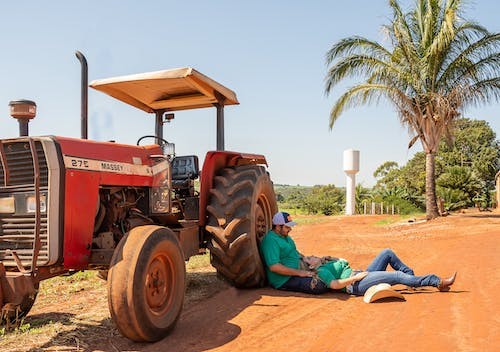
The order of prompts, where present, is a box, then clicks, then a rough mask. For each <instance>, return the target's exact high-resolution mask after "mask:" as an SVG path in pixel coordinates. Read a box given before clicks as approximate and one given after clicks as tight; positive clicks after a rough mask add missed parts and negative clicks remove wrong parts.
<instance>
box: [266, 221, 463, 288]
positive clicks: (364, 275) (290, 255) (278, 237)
mask: <svg viewBox="0 0 500 352" xmlns="http://www.w3.org/2000/svg"><path fill="white" fill-rule="evenodd" d="M295 225H296V223H295V222H294V221H292V218H291V216H290V214H288V213H285V212H279V213H276V214H275V215H274V217H273V223H272V229H271V230H270V231H269V232H268V233H267V234H266V235H265V236H264V238H263V239H262V242H261V245H260V249H261V253H262V257H263V258H264V262H265V267H266V273H267V278H268V280H269V283H270V284H271V285H272V286H273V287H274V288H277V289H279V290H288V291H298V292H305V293H313V294H320V293H324V292H327V291H328V290H329V289H333V290H342V291H344V292H348V293H350V294H354V295H363V294H364V293H365V292H366V290H368V288H370V287H371V286H374V285H377V284H379V283H388V284H390V285H395V284H403V285H407V286H409V287H422V286H434V287H436V288H438V289H439V290H440V291H448V290H449V289H450V286H451V285H452V284H453V283H454V281H455V277H456V273H455V274H454V275H452V276H451V277H449V278H446V279H442V278H440V277H438V276H436V275H434V274H428V275H424V276H415V274H414V272H413V270H412V269H411V268H410V267H408V266H407V265H406V264H404V263H403V262H402V261H401V260H400V259H399V258H398V256H397V255H396V253H394V252H393V251H392V250H391V249H389V248H387V249H384V250H383V251H381V252H380V253H379V255H378V256H377V257H376V258H375V259H374V260H373V262H372V263H371V264H370V265H369V266H368V268H367V269H366V271H358V270H352V269H351V268H350V266H349V263H348V262H347V261H346V260H345V259H338V258H331V259H333V260H329V261H326V262H325V263H323V262H321V258H318V257H304V256H302V255H301V254H300V253H299V252H298V251H297V247H296V246H295V242H294V241H293V240H292V238H290V237H289V236H288V235H289V233H290V231H292V227H293V226H295ZM301 260H302V261H303V262H305V263H306V264H307V265H309V268H307V267H306V268H305V269H310V268H311V267H314V270H304V269H302V268H301ZM388 266H390V267H391V268H393V269H394V270H395V271H386V269H387V267H388Z"/></svg>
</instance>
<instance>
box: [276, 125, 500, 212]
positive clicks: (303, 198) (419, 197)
mask: <svg viewBox="0 0 500 352" xmlns="http://www.w3.org/2000/svg"><path fill="white" fill-rule="evenodd" d="M425 160H426V156H425V153H424V152H418V153H416V154H415V155H414V156H413V158H412V159H410V160H409V161H408V162H407V163H406V164H405V165H401V166H400V165H398V164H397V163H396V162H394V161H386V162H384V163H383V164H382V165H380V166H379V167H378V168H377V169H376V170H375V171H374V173H373V176H374V177H375V178H376V180H377V182H376V184H375V186H374V187H372V188H366V187H363V186H362V185H361V184H358V185H357V186H356V207H357V209H356V210H357V213H360V214H361V213H363V203H364V202H375V203H384V204H387V205H394V206H395V207H397V208H398V209H399V212H400V213H401V214H410V213H415V212H423V211H425V206H426V202H425V192H426V188H425V185H426V170H425ZM435 162H436V171H435V173H436V195H437V199H438V200H442V202H443V205H444V210H446V211H452V210H457V209H461V208H467V207H478V208H480V209H483V210H484V209H489V208H492V207H495V206H498V205H496V204H495V203H494V202H495V197H494V192H495V174H496V173H497V172H498V170H499V169H500V142H499V141H498V140H497V139H496V134H495V132H494V131H493V130H492V129H491V127H490V126H489V125H488V123H487V122H486V121H483V120H471V119H467V118H462V119H457V120H455V121H454V140H453V142H452V143H450V142H448V141H446V140H442V141H441V143H440V144H439V148H438V152H437V153H436V158H435ZM275 192H276V195H277V199H278V203H279V206H280V207H281V208H286V209H295V210H296V211H300V212H305V213H309V214H324V215H335V214H343V213H344V208H345V189H344V188H343V187H336V186H335V185H333V184H329V185H316V186H313V187H306V186H288V185H275Z"/></svg>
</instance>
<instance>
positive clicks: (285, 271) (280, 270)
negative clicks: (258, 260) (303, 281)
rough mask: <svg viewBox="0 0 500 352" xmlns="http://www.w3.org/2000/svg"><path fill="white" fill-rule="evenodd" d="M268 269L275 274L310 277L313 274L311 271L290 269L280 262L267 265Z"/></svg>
mask: <svg viewBox="0 0 500 352" xmlns="http://www.w3.org/2000/svg"><path fill="white" fill-rule="evenodd" d="M269 270H271V271H272V272H273V273H276V274H280V275H288V276H300V277H311V276H313V275H314V273H313V272H312V271H306V270H298V269H292V268H289V267H287V266H284V265H283V264H280V263H276V264H273V265H271V266H269Z"/></svg>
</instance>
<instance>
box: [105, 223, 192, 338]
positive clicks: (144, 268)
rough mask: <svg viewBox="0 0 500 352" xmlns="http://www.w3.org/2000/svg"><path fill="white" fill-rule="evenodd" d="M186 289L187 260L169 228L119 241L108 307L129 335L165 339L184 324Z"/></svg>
mask: <svg viewBox="0 0 500 352" xmlns="http://www.w3.org/2000/svg"><path fill="white" fill-rule="evenodd" d="M185 289H186V267H185V263H184V255H183V253H182V249H181V247H180V244H179V241H178V240H177V237H176V236H175V234H174V233H173V232H172V231H171V230H170V229H168V228H165V227H160V226H155V225H148V226H138V227H135V228H133V229H132V230H130V232H129V233H128V234H127V235H126V236H125V237H124V238H123V239H122V240H121V241H120V243H119V244H118V247H117V248H116V250H115V253H114V254H113V258H112V260H111V266H110V269H109V273H108V305H109V310H110V312H111V317H112V318H113V320H114V321H115V323H116V325H117V327H118V330H120V332H121V333H122V334H123V335H124V336H126V337H128V338H129V339H131V340H134V341H149V342H152V341H158V340H160V339H162V338H163V337H165V336H166V335H167V333H168V332H169V331H170V330H171V329H172V328H173V327H174V326H175V324H176V322H177V320H178V319H179V315H180V313H181V309H182V304H183V301H184V293H185Z"/></svg>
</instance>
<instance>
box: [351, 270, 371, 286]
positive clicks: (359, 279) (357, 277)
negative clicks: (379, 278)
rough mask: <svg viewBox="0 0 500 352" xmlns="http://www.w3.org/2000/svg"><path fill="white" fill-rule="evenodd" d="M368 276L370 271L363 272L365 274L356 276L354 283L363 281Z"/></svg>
mask: <svg viewBox="0 0 500 352" xmlns="http://www.w3.org/2000/svg"><path fill="white" fill-rule="evenodd" d="M366 275H368V271H363V272H361V273H359V274H356V275H354V276H353V277H352V278H353V279H354V281H353V282H352V283H355V282H356V281H361V280H363V279H364V278H365V277H366Z"/></svg>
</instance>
